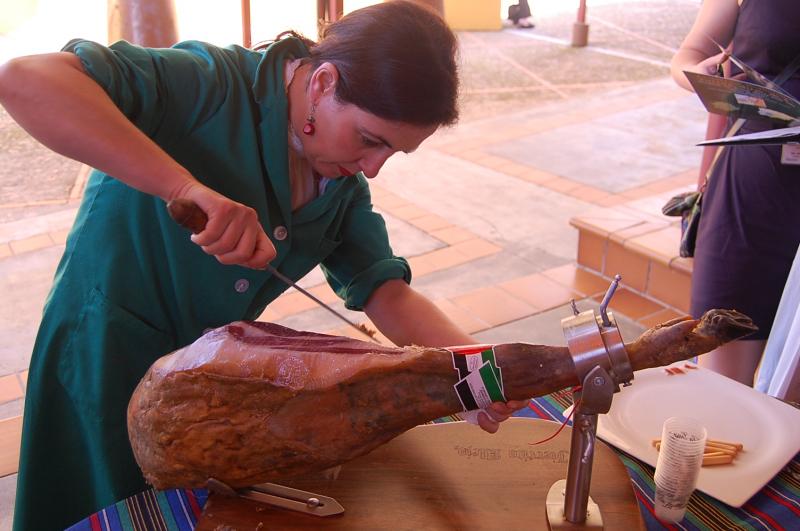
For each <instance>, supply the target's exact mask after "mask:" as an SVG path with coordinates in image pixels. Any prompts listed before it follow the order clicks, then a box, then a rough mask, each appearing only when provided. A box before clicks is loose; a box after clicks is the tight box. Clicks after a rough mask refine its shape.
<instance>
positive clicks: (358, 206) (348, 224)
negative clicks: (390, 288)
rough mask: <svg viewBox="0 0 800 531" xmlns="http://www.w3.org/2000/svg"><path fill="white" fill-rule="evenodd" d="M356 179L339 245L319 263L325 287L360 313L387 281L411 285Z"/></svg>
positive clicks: (403, 262)
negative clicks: (397, 281)
mask: <svg viewBox="0 0 800 531" xmlns="http://www.w3.org/2000/svg"><path fill="white" fill-rule="evenodd" d="M358 179H359V184H358V187H357V189H356V193H355V196H354V199H353V201H352V203H351V204H350V205H349V206H348V209H347V212H346V214H345V218H344V221H343V223H342V228H341V232H340V236H341V238H342V242H341V244H340V245H339V246H338V247H337V248H336V250H335V251H334V252H333V253H332V254H331V255H330V256H328V257H327V258H326V259H325V260H324V261H323V262H322V270H323V272H324V273H325V276H326V278H327V280H328V283H329V284H330V286H331V288H333V290H334V291H335V292H336V293H337V294H338V295H339V297H341V298H342V299H343V300H344V303H345V306H346V307H347V308H348V309H350V310H363V309H364V305H365V304H366V303H367V300H368V299H369V297H370V295H372V292H373V291H375V289H377V288H378V287H379V286H380V285H381V284H383V283H384V282H386V281H387V280H391V279H399V278H402V279H403V280H405V281H406V282H407V283H410V282H411V268H410V267H409V265H408V262H407V261H406V260H405V258H402V257H399V256H395V255H394V253H393V252H392V248H391V245H390V244H389V235H388V233H387V231H386V223H385V221H384V220H383V217H381V215H380V214H378V213H377V212H375V211H374V210H373V209H372V200H371V198H370V193H369V187H368V186H367V183H366V179H365V178H364V177H362V176H359V177H358Z"/></svg>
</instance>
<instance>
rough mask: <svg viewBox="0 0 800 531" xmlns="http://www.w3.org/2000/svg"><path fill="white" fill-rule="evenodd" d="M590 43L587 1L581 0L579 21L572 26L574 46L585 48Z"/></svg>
mask: <svg viewBox="0 0 800 531" xmlns="http://www.w3.org/2000/svg"><path fill="white" fill-rule="evenodd" d="M588 43H589V25H588V24H587V23H586V0H580V3H579V5H578V19H577V20H576V21H575V22H574V23H573V24H572V46H575V47H583V46H586V45H587V44H588Z"/></svg>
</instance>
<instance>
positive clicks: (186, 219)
mask: <svg viewBox="0 0 800 531" xmlns="http://www.w3.org/2000/svg"><path fill="white" fill-rule="evenodd" d="M167 212H169V215H170V217H171V218H172V219H174V220H175V222H176V223H178V225H180V226H181V227H184V228H187V229H189V230H190V231H192V232H193V233H194V234H199V233H201V232H203V230H204V229H205V228H206V223H208V216H207V215H206V213H205V212H203V209H202V208H200V207H199V206H197V203H195V202H194V201H192V200H191V199H183V198H178V199H173V200H172V201H170V202H169V203H167Z"/></svg>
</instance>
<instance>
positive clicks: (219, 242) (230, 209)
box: [172, 182, 277, 269]
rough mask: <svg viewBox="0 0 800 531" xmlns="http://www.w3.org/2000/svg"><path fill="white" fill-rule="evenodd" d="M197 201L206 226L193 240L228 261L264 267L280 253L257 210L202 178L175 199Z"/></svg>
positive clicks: (216, 256) (226, 262) (190, 184)
mask: <svg viewBox="0 0 800 531" xmlns="http://www.w3.org/2000/svg"><path fill="white" fill-rule="evenodd" d="M177 198H183V199H189V200H191V201H194V202H195V203H196V204H197V206H199V207H200V208H201V209H202V210H203V212H205V214H206V216H208V222H207V223H206V227H205V229H204V230H203V231H202V232H200V233H198V234H193V235H192V241H193V242H194V243H196V244H197V245H199V246H200V247H201V248H202V249H203V251H204V252H205V253H207V254H210V255H212V256H214V257H215V258H216V259H217V260H218V261H219V262H220V263H222V264H226V265H241V266H244V267H249V268H251V269H263V268H264V266H265V265H266V264H267V263H268V262H270V261H272V260H273V259H274V258H275V255H276V254H277V253H276V251H275V246H274V245H273V244H272V242H271V241H270V239H269V237H267V235H266V233H265V232H264V229H263V228H262V227H261V223H259V221H258V215H257V214H256V211H255V210H254V209H252V208H250V207H249V206H246V205H243V204H241V203H237V202H236V201H233V200H231V199H229V198H227V197H225V196H224V195H222V194H220V193H217V192H215V191H214V190H212V189H211V188H208V187H207V186H204V185H202V184H200V183H198V182H192V183H189V184H187V185H186V186H185V187H184V188H183V189H182V190H181V191H180V192H179V193H177V194H175V197H172V199H177Z"/></svg>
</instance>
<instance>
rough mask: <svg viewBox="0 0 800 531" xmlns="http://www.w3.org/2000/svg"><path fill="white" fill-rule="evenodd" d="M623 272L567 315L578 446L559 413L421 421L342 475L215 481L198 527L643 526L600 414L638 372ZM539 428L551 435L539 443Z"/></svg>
mask: <svg viewBox="0 0 800 531" xmlns="http://www.w3.org/2000/svg"><path fill="white" fill-rule="evenodd" d="M620 279H621V277H620V276H619V275H617V276H616V278H615V279H614V281H613V282H612V283H611V285H610V287H609V288H608V291H607V292H606V294H605V297H604V298H603V300H602V302H601V303H600V307H599V312H598V311H596V310H587V311H584V312H579V311H578V309H577V308H576V306H575V303H574V301H573V303H572V310H573V312H574V315H572V316H570V317H566V318H564V319H563V320H562V321H561V327H562V329H563V332H564V336H565V338H566V342H567V346H568V348H569V352H570V355H571V356H572V360H573V362H574V365H575V370H576V375H577V381H578V382H581V385H580V387H578V388H575V389H574V404H575V407H574V412H573V416H574V418H573V427H572V429H571V432H572V436H571V441H570V445H569V447H567V441H566V439H565V438H562V437H556V438H553V437H548V435H551V436H552V434H553V431H554V426H556V424H555V423H554V422H552V421H545V420H538V419H530V418H512V419H509V420H508V421H506V422H505V423H504V424H503V426H502V429H501V430H500V432H499V433H498V434H495V435H490V434H487V433H484V432H483V431H482V430H479V429H477V428H476V427H475V426H468V425H466V423H440V424H429V425H422V426H417V427H416V428H413V429H411V430H409V431H407V432H406V433H404V434H402V435H400V436H399V437H397V438H396V439H394V440H392V441H390V442H389V443H387V444H385V445H383V446H381V447H379V448H377V449H375V450H373V451H372V452H370V453H369V454H366V455H364V456H361V457H359V458H357V459H355V460H353V461H350V462H348V463H345V464H344V465H343V466H342V467H336V468H335V469H332V470H335V471H336V472H334V473H332V472H331V471H327V473H325V474H323V475H322V476H319V477H312V476H313V475H312V476H309V477H306V478H301V479H295V480H287V483H288V485H286V486H283V485H276V484H273V483H264V484H261V485H255V486H252V487H250V488H244V489H233V488H231V487H230V486H228V485H226V484H224V483H222V482H220V481H217V480H214V479H210V480H209V482H208V487H209V490H210V491H212V492H213V493H214V494H215V496H213V497H212V498H213V499H211V498H210V499H209V503H208V504H207V505H206V510H205V511H204V515H203V518H201V520H200V521H199V522H198V527H197V529H198V531H206V530H213V529H219V528H220V527H219V526H232V527H233V528H237V529H248V528H256V529H261V528H262V527H263V528H274V529H315V530H317V529H348V530H350V529H376V528H385V527H386V526H389V527H391V528H395V529H419V528H420V527H423V528H426V529H501V528H506V529H512V528H513V529H520V528H525V529H548V528H549V529H552V530H564V529H602V528H604V527H607V528H609V529H613V528H618V529H619V528H625V529H644V523H643V521H642V518H641V513H640V512H639V508H638V503H637V501H636V498H635V495H634V493H633V489H632V488H631V486H630V479H629V477H628V474H627V471H626V469H625V467H624V465H623V464H622V463H621V461H620V459H619V458H618V457H617V456H616V454H615V453H614V452H613V451H612V450H611V449H610V448H609V447H608V446H607V445H605V444H604V443H602V442H600V441H598V440H597V438H596V434H597V416H598V415H599V414H601V413H607V412H608V411H609V409H610V408H611V401H612V397H613V395H614V393H616V392H618V391H619V390H620V386H627V385H630V382H631V380H633V370H632V368H631V363H630V360H629V358H628V355H627V353H626V350H625V346H624V344H623V341H622V337H621V336H620V332H619V329H618V327H617V323H616V322H615V320H614V316H613V315H612V314H611V312H609V311H607V308H608V305H609V302H610V300H611V297H612V296H613V294H614V291H615V290H616V288H617V286H618V284H619V281H620ZM567 430H569V428H567ZM534 437H545V438H546V439H545V440H546V441H547V442H546V443H545V444H538V445H535V446H532V445H531V442H530V441H531V440H536V439H534ZM543 443H544V441H543ZM567 455H568V456H569V460H568V463H567ZM595 455H597V457H598V459H597V463H596V465H595V466H594V472H595V479H596V482H597V483H598V487H599V488H597V489H595V490H593V491H592V495H593V496H594V499H592V497H590V483H591V479H592V468H593V462H594V461H595ZM565 464H567V473H566V479H558V478H563V477H564V465H565ZM553 482H554V483H553ZM548 488H549V490H548ZM314 492H326V494H328V495H329V496H323V495H320V494H315V493H314ZM487 493H489V495H488V496H487ZM337 500H339V501H337ZM595 500H597V502H598V503H599V505H598V503H596V502H595ZM212 502H213V503H212ZM340 502H341V503H340ZM343 506H346V507H348V509H347V511H345V508H344V507H343ZM600 506H603V507H604V509H603V510H604V511H606V512H605V518H604V515H603V514H601V509H600ZM287 509H288V511H287ZM604 520H605V521H604ZM248 526H251V527H248ZM259 526H261V527H259Z"/></svg>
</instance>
